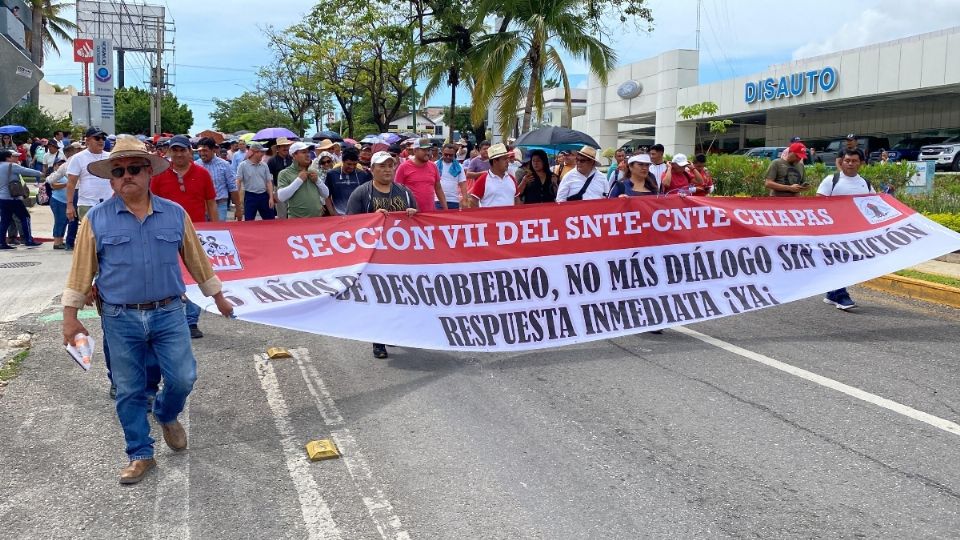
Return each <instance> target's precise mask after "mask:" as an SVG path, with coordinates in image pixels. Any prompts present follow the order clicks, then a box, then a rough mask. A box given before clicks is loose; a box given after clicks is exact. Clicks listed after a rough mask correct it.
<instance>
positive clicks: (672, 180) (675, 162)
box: [660, 154, 703, 193]
mask: <svg viewBox="0 0 960 540" xmlns="http://www.w3.org/2000/svg"><path fill="white" fill-rule="evenodd" d="M702 183H703V177H701V176H700V173H699V172H698V171H697V170H696V169H695V168H694V166H693V165H691V164H690V161H689V160H687V156H685V155H684V154H677V155H675V156H673V159H672V160H670V166H669V167H667V172H666V174H664V175H663V178H661V179H660V189H661V190H662V191H663V192H664V193H690V191H689V189H690V186H692V185H700V184H702Z"/></svg>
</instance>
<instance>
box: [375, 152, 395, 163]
mask: <svg viewBox="0 0 960 540" xmlns="http://www.w3.org/2000/svg"><path fill="white" fill-rule="evenodd" d="M387 160H391V161H394V162H396V158H394V157H393V154H391V153H390V152H384V151H382V150H381V151H380V152H377V153H376V154H374V155H373V157H371V158H370V164H371V165H379V164H381V163H384V162H385V161H387Z"/></svg>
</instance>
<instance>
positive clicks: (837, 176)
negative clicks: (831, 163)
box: [830, 172, 872, 195]
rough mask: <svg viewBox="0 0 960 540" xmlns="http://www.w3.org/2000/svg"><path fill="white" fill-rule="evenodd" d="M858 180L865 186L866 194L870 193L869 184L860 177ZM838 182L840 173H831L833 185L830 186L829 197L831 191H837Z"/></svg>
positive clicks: (831, 193)
mask: <svg viewBox="0 0 960 540" xmlns="http://www.w3.org/2000/svg"><path fill="white" fill-rule="evenodd" d="M860 178H861V179H863V183H864V184H866V185H867V193H870V192H871V191H872V188H871V187H870V182H867V179H866V178H863V177H862V176H861V177H860ZM838 182H840V173H838V172H835V173H833V184H831V185H830V195H833V190H835V189H837V183H838Z"/></svg>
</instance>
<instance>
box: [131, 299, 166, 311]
mask: <svg viewBox="0 0 960 540" xmlns="http://www.w3.org/2000/svg"><path fill="white" fill-rule="evenodd" d="M177 298H179V296H171V297H170V298H164V299H163V300H157V301H156V302H147V303H144V304H124V305H123V307H125V308H127V309H139V310H140V311H150V310H151V309H157V308H160V307H163V306H165V305H167V304H169V303H170V302H173V301H174V300H176V299H177Z"/></svg>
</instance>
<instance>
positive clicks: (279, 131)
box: [253, 127, 297, 141]
mask: <svg viewBox="0 0 960 540" xmlns="http://www.w3.org/2000/svg"><path fill="white" fill-rule="evenodd" d="M296 136H297V134H296V133H294V132H292V131H290V130H289V129H287V128H283V127H272V128H263V129H261V130H260V131H258V132H257V133H256V134H254V136H253V139H254V140H255V141H262V140H265V139H279V138H280V137H286V138H288V139H290V138H293V137H296Z"/></svg>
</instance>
